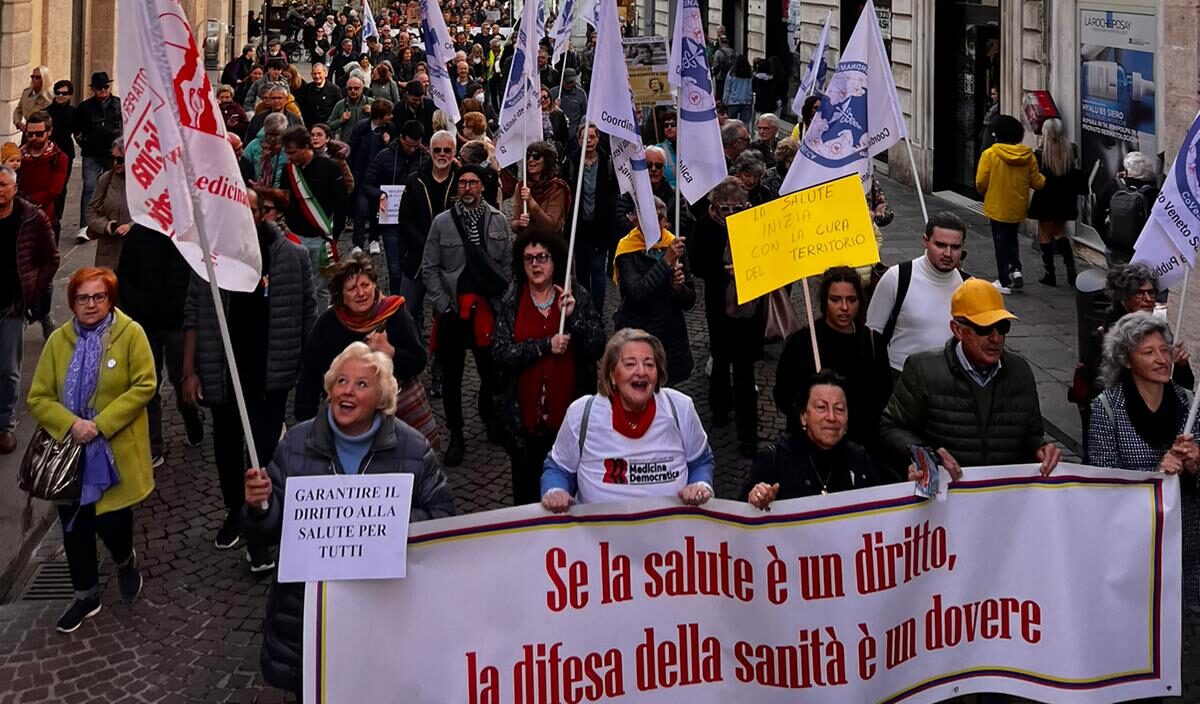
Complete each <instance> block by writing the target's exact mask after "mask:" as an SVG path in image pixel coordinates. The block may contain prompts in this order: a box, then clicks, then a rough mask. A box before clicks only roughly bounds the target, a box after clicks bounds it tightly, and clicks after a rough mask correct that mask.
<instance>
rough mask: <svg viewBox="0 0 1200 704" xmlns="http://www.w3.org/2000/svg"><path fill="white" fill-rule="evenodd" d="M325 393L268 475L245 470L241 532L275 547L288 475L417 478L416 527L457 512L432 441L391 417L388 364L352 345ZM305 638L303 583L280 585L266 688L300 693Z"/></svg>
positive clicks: (268, 635)
mask: <svg viewBox="0 0 1200 704" xmlns="http://www.w3.org/2000/svg"><path fill="white" fill-rule="evenodd" d="M325 395H326V397H327V398H328V399H329V400H328V401H327V402H326V403H325V404H324V405H323V406H322V407H321V409H320V411H318V412H317V415H316V417H315V418H313V419H312V420H309V421H305V422H303V423H299V424H298V425H296V426H295V427H293V428H292V429H291V430H289V431H288V433H287V436H286V437H284V439H283V441H282V442H281V443H280V446H279V448H278V449H277V450H276V452H275V457H274V459H272V460H271V464H270V465H269V466H268V467H267V468H266V469H265V470H263V469H261V468H251V469H248V470H246V479H245V492H246V507H245V509H244V516H243V520H242V529H243V530H244V531H246V532H247V533H250V534H256V536H255V537H257V538H258V539H260V540H262V541H264V542H265V541H278V539H279V532H280V529H281V528H282V526H283V501H284V491H285V490H286V488H287V480H288V477H296V476H305V477H307V476H321V475H327V474H330V473H333V474H387V473H408V474H412V475H413V493H412V513H411V516H412V520H413V521H425V520H429V519H432V518H442V517H444V516H450V515H453V514H454V497H453V496H451V495H450V488H449V486H447V484H446V475H445V474H444V473H443V472H442V467H441V464H440V463H439V462H438V459H437V457H436V456H435V455H434V454H433V450H432V449H431V448H430V446H429V442H428V441H427V440H426V439H425V437H424V436H423V435H421V434H420V433H418V432H417V431H416V430H413V429H412V428H410V427H409V426H408V425H406V424H405V423H404V422H402V421H400V420H397V419H396V418H395V417H394V415H393V414H394V413H395V412H396V379H395V376H394V375H393V373H392V360H391V358H389V357H388V356H387V355H386V354H384V353H383V352H377V351H375V350H372V349H371V348H370V347H368V346H367V345H366V343H363V342H353V343H351V344H350V345H349V346H348V347H346V349H345V351H343V352H342V353H341V354H339V355H338V356H337V357H336V358H334V360H333V363H332V364H330V365H329V371H328V372H326V373H325ZM264 506H266V508H265V509H264V508H263V507H264ZM303 634H304V585H303V584H301V583H294V584H293V583H289V584H281V583H279V582H276V583H275V584H273V585H272V587H271V595H270V598H269V599H268V600H267V617H266V623H265V624H264V627H263V646H262V654H261V657H260V662H261V664H262V669H263V677H264V678H265V679H266V680H267V681H268V682H270V683H271V684H272V685H274V686H276V687H278V688H280V689H283V690H287V691H289V692H296V693H297V694H298V693H299V692H300V688H301V683H302V682H303V671H302V666H301V662H300V653H301V652H302V643H303Z"/></svg>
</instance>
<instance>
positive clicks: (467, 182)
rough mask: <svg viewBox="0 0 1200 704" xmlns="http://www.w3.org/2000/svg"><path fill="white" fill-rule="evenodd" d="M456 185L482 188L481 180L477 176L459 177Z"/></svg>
mask: <svg viewBox="0 0 1200 704" xmlns="http://www.w3.org/2000/svg"><path fill="white" fill-rule="evenodd" d="M458 187H459V188H483V181H480V180H479V179H477V178H469V179H461V178H460V179H459V180H458Z"/></svg>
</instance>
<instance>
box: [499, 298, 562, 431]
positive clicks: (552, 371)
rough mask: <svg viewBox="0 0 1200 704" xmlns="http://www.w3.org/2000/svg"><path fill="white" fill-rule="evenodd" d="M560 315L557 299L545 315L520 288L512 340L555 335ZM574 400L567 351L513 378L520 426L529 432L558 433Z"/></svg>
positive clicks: (553, 355) (529, 367) (521, 340)
mask: <svg viewBox="0 0 1200 704" xmlns="http://www.w3.org/2000/svg"><path fill="white" fill-rule="evenodd" d="M560 315H561V312H560V310H559V299H558V297H557V296H556V297H555V299H554V305H552V306H550V312H549V314H548V315H542V313H541V311H539V310H538V309H537V307H536V306H535V305H534V304H533V297H532V296H530V295H529V286H528V285H526V286H522V287H521V293H520V298H519V302H518V304H517V319H516V323H515V324H514V325H513V340H514V341H516V342H525V341H526V340H541V339H544V338H549V337H553V336H554V335H556V334H558V319H559V316H560ZM574 398H575V355H574V354H572V353H571V351H570V349H568V350H567V352H566V353H564V354H548V355H544V356H543V357H542V358H541V359H539V360H538V361H536V362H534V363H533V364H532V365H530V366H528V367H526V368H525V369H524V370H523V371H522V372H521V375H520V377H518V379H517V403H518V404H519V405H520V407H521V425H522V426H523V427H524V428H525V430H526V431H528V432H530V433H533V432H537V431H538V430H543V431H546V432H548V433H556V432H558V428H559V426H561V425H562V421H563V417H564V416H565V415H566V414H567V406H569V405H571V401H572V400H573V399H574Z"/></svg>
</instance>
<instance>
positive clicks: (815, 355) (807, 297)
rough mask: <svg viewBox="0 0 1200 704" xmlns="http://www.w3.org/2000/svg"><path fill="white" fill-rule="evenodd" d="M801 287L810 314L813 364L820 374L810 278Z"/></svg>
mask: <svg viewBox="0 0 1200 704" xmlns="http://www.w3.org/2000/svg"><path fill="white" fill-rule="evenodd" d="M800 285H801V286H802V287H804V311H805V312H806V313H807V314H808V336H809V337H810V338H811V339H812V348H813V363H814V364H815V365H816V369H817V371H818V372H819V371H821V350H820V349H818V348H817V326H816V323H815V322H814V321H813V307H812V297H811V294H809V292H808V277H805V278H803V279H800Z"/></svg>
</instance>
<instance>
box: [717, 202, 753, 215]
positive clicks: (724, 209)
mask: <svg viewBox="0 0 1200 704" xmlns="http://www.w3.org/2000/svg"><path fill="white" fill-rule="evenodd" d="M749 207H750V204H749V203H737V204H733V205H718V206H717V212H718V213H721V214H722V215H733V214H734V213H740V212H742V211H743V210H745V209H746V208H749Z"/></svg>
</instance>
